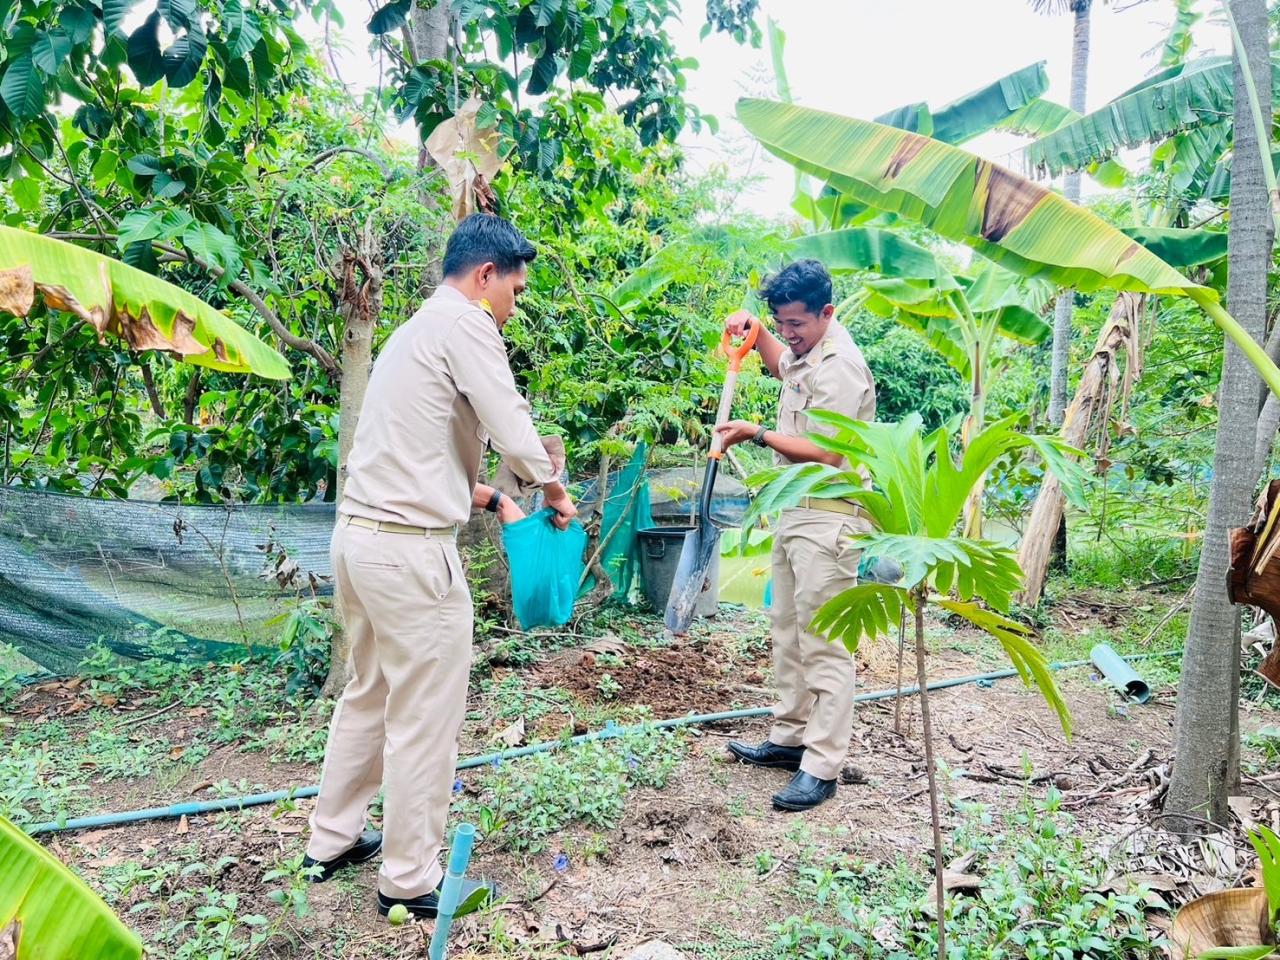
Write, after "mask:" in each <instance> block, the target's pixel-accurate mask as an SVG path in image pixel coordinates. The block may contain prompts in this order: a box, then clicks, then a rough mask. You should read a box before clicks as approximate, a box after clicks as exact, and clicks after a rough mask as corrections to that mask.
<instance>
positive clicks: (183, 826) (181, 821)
mask: <svg viewBox="0 0 1280 960" xmlns="http://www.w3.org/2000/svg"><path fill="white" fill-rule="evenodd" d="M190 830H191V826H190V825H189V824H188V823H187V815H186V814H185V813H184V814H183V815H182V816H181V817H179V818H178V826H177V828H176V829H175V832H176V833H188V832H189V831H190Z"/></svg>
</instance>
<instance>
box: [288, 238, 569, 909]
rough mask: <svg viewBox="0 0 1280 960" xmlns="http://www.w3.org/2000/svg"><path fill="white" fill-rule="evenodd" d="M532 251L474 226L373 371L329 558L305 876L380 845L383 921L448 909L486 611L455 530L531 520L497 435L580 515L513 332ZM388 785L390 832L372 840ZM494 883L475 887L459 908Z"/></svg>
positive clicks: (562, 507)
mask: <svg viewBox="0 0 1280 960" xmlns="http://www.w3.org/2000/svg"><path fill="white" fill-rule="evenodd" d="M534 256H535V252H534V249H533V247H532V246H531V245H530V244H529V242H528V241H527V240H526V239H525V238H524V237H523V236H522V235H521V234H520V232H519V231H518V230H517V229H516V228H515V227H513V226H512V225H511V224H510V223H508V222H507V221H505V220H502V219H500V218H498V217H494V216H487V215H483V214H478V215H474V216H470V217H467V218H466V219H465V220H463V221H462V222H461V223H460V224H458V227H457V229H456V230H455V231H454V233H453V235H452V236H451V237H450V238H449V242H448V245H447V246H446V247H445V256H444V282H443V284H442V285H441V286H440V287H439V288H438V289H437V290H436V292H435V293H434V294H433V295H432V296H431V298H430V299H428V300H427V301H426V302H425V303H424V304H423V305H422V307H421V308H420V309H419V310H418V312H417V313H416V314H415V315H414V316H413V317H412V319H410V320H409V322H408V323H406V324H405V325H404V326H402V327H400V328H399V329H398V330H396V331H395V333H393V334H392V335H391V336H390V337H389V338H388V339H387V342H386V345H385V346H384V347H383V349H382V352H381V354H380V355H379V357H378V360H377V363H376V364H375V365H374V368H373V372H372V374H371V376H370V379H369V388H368V392H367V393H366V395H365V400H364V407H363V409H362V410H361V413H360V420H359V423H358V424H357V427H356V433H355V442H354V445H353V448H352V451H351V456H350V459H349V461H348V463H347V482H346V487H345V491H344V495H343V499H342V502H341V504H339V506H338V522H337V526H336V528H335V530H334V535H333V544H332V547H331V554H332V560H333V575H334V582H335V589H336V591H337V595H338V599H339V605H340V607H341V610H342V614H343V619H344V622H345V628H346V630H347V631H348V633H349V635H350V638H351V661H350V664H349V668H350V669H349V673H350V676H351V680H350V681H349V682H348V684H347V686H346V688H345V689H344V690H343V693H342V699H341V700H340V701H339V703H338V705H337V708H336V709H335V711H334V715H333V722H332V724H331V726H330V729H329V742H328V745H327V747H326V749H325V760H324V772H323V774H322V776H321V780H320V795H319V797H318V798H317V800H316V808H315V812H314V813H313V814H312V817H311V840H310V844H309V845H308V848H307V858H306V860H305V861H304V863H305V864H306V865H307V866H316V867H319V870H318V874H319V876H318V877H317V879H319V880H327V879H328V878H329V877H330V876H331V875H332V874H333V872H334V871H336V870H338V869H339V868H341V867H344V866H346V865H348V864H352V863H360V862H363V861H365V860H369V859H372V858H373V857H374V856H376V855H377V853H378V851H379V849H381V850H382V869H381V871H380V872H379V875H378V912H379V913H382V914H384V915H385V914H386V913H387V912H388V911H389V910H390V909H391V907H393V906H395V905H397V904H403V905H404V906H405V907H406V908H407V909H408V910H409V912H410V913H412V914H413V915H414V916H417V917H434V916H436V913H437V910H438V897H439V887H440V882H441V879H442V871H441V867H440V863H439V856H440V851H441V848H442V844H443V839H444V827H445V815H446V813H447V812H448V806H449V797H450V793H451V788H452V785H453V779H454V773H453V771H454V766H455V764H456V762H457V754H458V733H459V731H460V729H461V727H462V720H463V715H464V712H465V708H466V697H467V681H468V676H469V673H470V668H471V633H472V606H471V594H470V591H469V590H468V588H467V581H466V577H465V575H464V573H463V568H462V561H461V558H460V557H459V555H458V549H457V543H456V538H457V533H458V529H459V527H460V526H461V525H462V524H463V523H465V522H466V521H467V518H468V517H469V516H470V514H471V510H472V509H473V508H482V507H483V508H485V509H488V510H491V511H494V512H495V513H497V514H498V516H499V517H500V519H501V520H502V521H503V522H504V523H510V522H513V521H516V520H520V519H522V518H523V516H524V514H523V512H522V511H521V510H520V508H519V507H518V506H516V504H515V503H514V502H513V501H512V500H511V499H510V498H509V497H507V496H505V495H503V494H501V493H500V492H498V491H496V490H494V489H493V488H491V487H488V486H486V485H484V484H480V483H477V479H478V477H479V471H480V466H481V461H482V458H483V455H484V449H485V445H486V443H488V442H489V441H490V440H491V441H492V443H493V446H494V447H495V448H496V449H497V451H498V452H499V453H500V454H502V456H503V457H504V458H505V460H506V462H507V464H508V465H509V466H510V467H511V468H512V470H513V471H514V473H515V474H516V475H517V476H519V477H520V478H521V479H523V480H525V481H529V482H533V483H537V484H540V485H541V486H542V490H543V495H544V500H545V503H546V505H547V506H548V507H550V508H551V509H552V510H554V511H555V523H556V526H558V527H560V528H561V529H564V528H565V527H567V526H568V524H569V521H570V519H571V518H572V517H573V516H574V515H575V514H576V513H577V510H576V508H575V507H574V505H573V503H572V502H571V501H570V499H569V496H568V494H567V493H566V492H565V489H564V487H563V486H561V484H560V482H559V469H558V468H557V467H556V466H554V465H553V464H552V461H551V458H550V457H549V456H548V453H547V451H546V449H544V446H543V444H542V442H541V441H540V439H539V437H538V435H537V433H536V432H535V430H534V427H533V422H532V420H531V419H530V415H529V405H528V403H527V402H526V401H525V400H524V398H523V397H521V396H520V394H519V393H518V392H517V390H516V386H515V379H514V377H513V376H512V374H511V368H510V366H509V365H508V362H507V352H506V348H505V346H504V345H503V341H502V335H501V333H500V331H501V328H502V325H503V324H504V323H505V322H506V320H507V318H508V317H509V316H510V315H511V313H512V310H513V309H514V308H515V300H516V297H517V296H518V295H519V294H520V293H521V291H523V290H524V287H525V280H526V276H527V265H528V263H529V261H531V260H533V258H534ZM379 786H381V787H382V788H383V791H384V800H383V830H384V832H385V842H384V838H383V835H382V834H379V833H378V832H377V831H374V830H365V829H364V827H365V814H366V808H367V807H368V804H369V802H370V801H371V800H372V799H373V797H374V795H375V794H376V793H377V792H378V788H379ZM479 887H480V885H478V884H471V885H470V887H469V888H468V889H466V890H464V891H463V899H464V900H466V899H468V895H470V894H474V893H476V890H477V889H478V888H479Z"/></svg>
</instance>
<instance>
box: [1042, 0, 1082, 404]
mask: <svg viewBox="0 0 1280 960" xmlns="http://www.w3.org/2000/svg"><path fill="white" fill-rule="evenodd" d="M1089 7H1090V4H1088V3H1081V4H1080V5H1079V6H1078V7H1077V8H1076V12H1075V21H1074V23H1073V24H1072V33H1071V102H1070V104H1069V105H1070V107H1071V109H1072V110H1074V111H1075V112H1076V113H1084V111H1085V100H1086V96H1085V95H1086V92H1087V90H1088V85H1089ZM1062 194H1063V196H1065V197H1066V198H1067V199H1068V200H1070V201H1071V202H1072V203H1079V202H1080V174H1079V172H1078V171H1077V172H1074V173H1068V174H1067V175H1066V178H1065V179H1064V180H1063V183H1062ZM1074 298H1075V293H1074V291H1071V290H1064V291H1063V292H1062V293H1061V294H1060V295H1059V296H1058V304H1057V309H1055V310H1054V314H1053V358H1052V360H1051V361H1050V367H1049V370H1050V374H1049V423H1050V424H1051V425H1052V426H1055V427H1057V426H1060V425H1061V424H1062V418H1063V415H1064V414H1065V412H1066V408H1067V368H1068V366H1069V364H1070V363H1071V313H1072V306H1073V302H1074Z"/></svg>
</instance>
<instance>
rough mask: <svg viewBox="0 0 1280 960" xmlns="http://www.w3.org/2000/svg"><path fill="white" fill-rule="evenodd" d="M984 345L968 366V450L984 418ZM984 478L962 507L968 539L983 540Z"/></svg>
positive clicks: (979, 348) (965, 430) (965, 442)
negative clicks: (969, 370) (969, 375)
mask: <svg viewBox="0 0 1280 960" xmlns="http://www.w3.org/2000/svg"><path fill="white" fill-rule="evenodd" d="M984 350H985V345H984V344H981V343H980V345H979V346H978V348H977V349H976V350H975V351H974V355H973V357H971V358H970V361H969V362H970V363H972V364H973V371H972V378H971V383H970V390H969V418H968V419H967V420H966V421H965V425H964V435H963V437H962V438H961V439H962V440H963V443H964V448H965V449H966V450H967V449H968V448H969V444H970V443H972V442H973V438H974V437H976V436H977V435H978V434H979V433H981V432H982V428H983V427H984V426H986V419H987V384H986V381H985V380H984V377H983V373H984V371H985V369H986V364H987V358H986V357H985V356H983V352H984ZM986 485H987V478H986V475H985V474H983V475H982V476H981V477H979V478H978V482H977V483H975V484H974V485H973V489H972V490H970V491H969V497H968V499H967V500H965V504H964V535H965V536H966V537H968V538H969V539H971V540H981V539H982V494H983V491H984V490H986Z"/></svg>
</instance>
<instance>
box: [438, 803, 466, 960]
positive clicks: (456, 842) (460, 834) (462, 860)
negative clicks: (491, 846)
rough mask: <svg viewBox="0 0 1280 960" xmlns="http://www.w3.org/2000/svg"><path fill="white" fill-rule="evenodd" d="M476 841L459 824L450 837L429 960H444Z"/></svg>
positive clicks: (461, 824)
mask: <svg viewBox="0 0 1280 960" xmlns="http://www.w3.org/2000/svg"><path fill="white" fill-rule="evenodd" d="M475 840H476V828H475V827H473V826H472V825H471V824H469V823H460V824H458V829H457V830H456V831H454V834H453V846H452V847H451V848H450V850H449V867H448V869H446V870H445V872H444V884H443V886H442V887H441V888H440V908H439V913H438V914H437V915H436V928H435V931H434V932H433V933H432V934H431V946H430V948H429V949H428V951H427V956H428V957H429V958H430V960H444V954H445V950H446V948H447V947H448V944H449V927H451V926H452V925H453V915H454V912H455V911H457V909H458V898H459V896H460V895H461V894H462V877H463V875H464V874H465V873H466V872H467V864H468V863H470V862H471V847H472V845H473V844H474V843H475Z"/></svg>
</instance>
